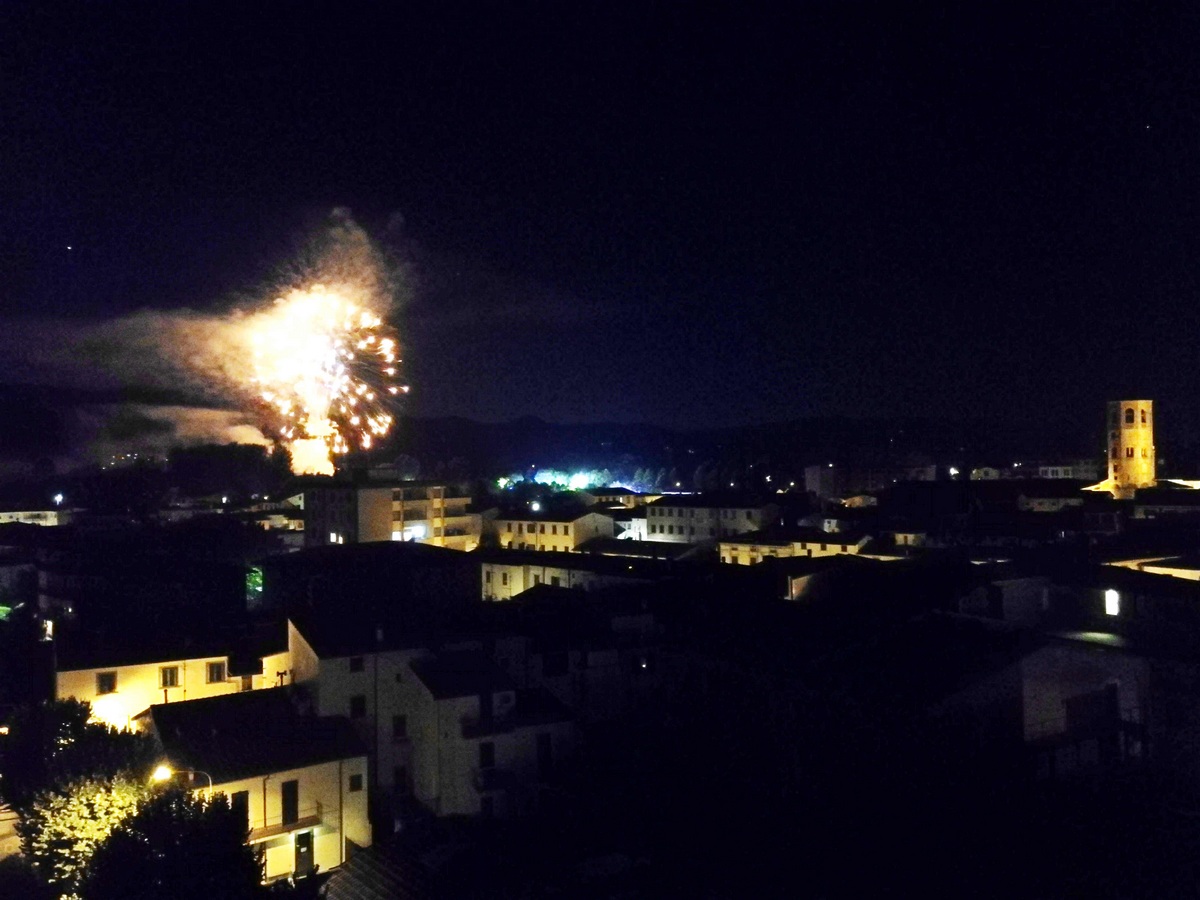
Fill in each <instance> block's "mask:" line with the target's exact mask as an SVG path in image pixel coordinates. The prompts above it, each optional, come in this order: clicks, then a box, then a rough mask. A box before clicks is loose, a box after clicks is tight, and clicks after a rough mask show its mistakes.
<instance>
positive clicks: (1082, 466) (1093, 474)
mask: <svg viewBox="0 0 1200 900" xmlns="http://www.w3.org/2000/svg"><path fill="white" fill-rule="evenodd" d="M1103 468H1104V467H1103V466H1102V465H1101V464H1100V461H1099V460H1098V459H1076V460H1073V461H1071V462H1065V463H1045V464H1042V465H1039V466H1038V469H1037V477H1038V478H1067V479H1073V480H1077V481H1092V482H1095V481H1099V480H1100V478H1101V477H1102V476H1103Z"/></svg>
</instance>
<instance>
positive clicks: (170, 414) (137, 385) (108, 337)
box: [0, 209, 404, 457]
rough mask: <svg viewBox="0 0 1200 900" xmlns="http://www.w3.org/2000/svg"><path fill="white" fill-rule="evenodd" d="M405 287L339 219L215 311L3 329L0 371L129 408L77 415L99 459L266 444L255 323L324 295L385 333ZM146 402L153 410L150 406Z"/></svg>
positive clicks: (354, 228) (98, 408) (359, 231)
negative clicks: (112, 398)
mask: <svg viewBox="0 0 1200 900" xmlns="http://www.w3.org/2000/svg"><path fill="white" fill-rule="evenodd" d="M403 275H404V273H403V270H402V268H401V267H399V266H397V265H396V264H394V263H393V262H391V261H389V259H388V258H387V256H386V254H385V253H384V252H383V250H382V249H381V248H380V247H379V246H378V245H377V244H376V242H375V241H374V240H373V239H372V238H371V236H370V235H369V234H368V233H367V231H366V230H365V229H364V228H362V227H361V226H360V225H359V224H358V223H357V222H355V221H354V219H353V217H352V216H351V215H350V213H349V211H348V210H345V209H335V210H333V211H332V212H331V213H330V215H329V216H328V218H327V220H326V222H325V223H324V225H323V226H322V227H321V228H319V229H317V230H316V231H315V232H314V233H312V234H310V235H309V236H308V237H307V239H305V240H304V241H303V242H302V244H301V246H300V247H299V248H298V250H297V252H296V253H295V255H294V258H292V259H290V260H287V261H285V262H284V263H282V264H281V265H280V266H279V267H278V268H277V270H276V274H275V277H274V278H272V279H270V280H269V282H268V283H267V284H266V285H264V286H262V288H261V289H256V290H253V291H248V292H246V293H245V294H244V295H241V296H238V297H235V298H232V299H229V298H227V299H226V301H225V302H224V303H223V304H222V306H221V308H220V309H218V310H217V311H211V310H209V311H199V310H190V309H181V310H150V309H147V310H142V311H140V312H137V313H134V314H132V315H128V316H123V317H120V318H116V319H107V320H99V321H90V322H81V321H77V320H75V321H65V320H58V319H50V318H44V319H23V320H21V321H20V322H19V323H12V324H10V326H9V327H7V328H0V359H2V360H3V361H4V362H3V368H4V370H6V371H7V372H8V373H10V374H9V377H10V379H11V380H13V381H17V382H20V383H24V384H44V385H55V386H58V387H66V388H74V389H79V390H84V391H89V392H95V391H100V392H110V393H116V394H120V395H124V396H128V397H129V398H130V402H125V403H120V404H116V405H114V404H108V403H98V404H91V405H87V408H86V409H83V410H80V411H79V413H78V416H77V418H76V426H77V430H78V432H79V436H81V437H84V439H85V440H87V441H88V442H89V443H90V444H91V445H92V446H93V452H92V454H91V455H92V456H93V457H95V456H105V455H107V454H109V453H110V452H120V451H119V449H118V448H123V447H127V448H132V449H134V450H140V451H146V452H152V451H153V450H155V449H164V448H165V447H169V446H170V445H171V444H190V443H206V442H220V443H228V442H231V441H237V442H240V443H256V444H261V443H267V442H268V439H267V437H266V435H265V433H264V432H266V431H267V430H268V427H269V422H268V421H267V419H266V416H267V412H266V410H265V409H264V408H263V407H262V405H261V404H260V403H259V401H258V397H257V392H256V391H255V390H254V386H253V385H252V384H251V362H252V352H251V334H252V331H253V325H254V322H255V319H256V317H258V316H262V315H265V314H266V313H267V312H269V311H270V310H271V309H272V306H273V303H274V300H275V299H276V298H278V297H283V296H285V295H287V294H288V293H289V292H292V291H296V290H302V289H305V288H309V287H311V286H313V285H316V284H323V285H325V286H326V287H327V288H329V289H331V290H336V291H337V292H338V293H340V294H342V295H343V296H345V297H347V298H348V299H350V300H352V301H353V302H354V303H355V304H357V305H358V306H360V307H362V308H365V309H368V310H371V311H372V312H374V313H375V314H376V315H379V316H381V317H383V318H384V319H385V321H386V320H388V319H389V317H390V316H391V315H392V314H393V313H394V311H395V309H396V307H397V305H398V301H399V299H400V297H401V294H402V292H403V291H402V287H403V283H404V278H403ZM148 396H150V397H153V398H155V399H154V401H153V402H150V403H148V402H145V401H146V399H147V397H148ZM139 401H140V402H139Z"/></svg>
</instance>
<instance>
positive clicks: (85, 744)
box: [0, 699, 155, 811]
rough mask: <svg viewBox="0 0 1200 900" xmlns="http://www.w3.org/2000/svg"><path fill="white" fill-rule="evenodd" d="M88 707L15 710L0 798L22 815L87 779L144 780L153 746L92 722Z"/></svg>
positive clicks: (58, 704) (76, 703) (65, 704)
mask: <svg viewBox="0 0 1200 900" xmlns="http://www.w3.org/2000/svg"><path fill="white" fill-rule="evenodd" d="M91 718H92V708H91V705H90V704H88V703H85V702H83V701H80V700H74V699H66V700H56V701H54V702H53V703H38V704H30V705H27V706H23V707H20V708H19V709H18V710H17V711H16V712H15V713H14V714H13V716H12V718H11V719H10V720H9V722H8V725H9V733H8V735H7V736H6V737H5V738H4V744H3V754H2V755H0V778H2V781H0V785H2V786H3V790H4V797H5V799H6V800H7V801H8V802H9V803H11V804H12V805H13V806H14V807H15V808H16V809H18V810H21V811H23V810H24V809H25V807H26V806H27V805H28V804H29V803H31V802H32V801H33V800H34V798H36V797H37V796H38V795H39V794H42V793H44V792H46V791H50V790H56V789H57V790H62V789H65V788H66V787H67V786H68V785H70V784H72V783H74V782H77V781H80V780H87V779H98V780H101V781H103V780H108V779H112V778H114V777H115V776H117V775H118V774H119V773H122V772H125V773H128V777H130V778H132V779H134V780H144V779H145V776H147V775H148V774H149V771H150V767H151V765H152V763H153V761H154V755H155V749H154V742H153V740H152V739H151V738H150V737H148V736H146V735H142V734H137V733H135V732H132V731H118V730H117V729H115V728H112V727H111V726H109V725H105V724H104V723H102V722H93V721H91Z"/></svg>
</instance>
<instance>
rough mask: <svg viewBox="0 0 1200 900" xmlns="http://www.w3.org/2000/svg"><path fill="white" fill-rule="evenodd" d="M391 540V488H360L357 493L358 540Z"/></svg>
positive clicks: (361, 541) (363, 541) (364, 541)
mask: <svg viewBox="0 0 1200 900" xmlns="http://www.w3.org/2000/svg"><path fill="white" fill-rule="evenodd" d="M391 539H392V491H391V488H360V489H359V491H358V540H359V542H360V543H364V544H365V543H367V542H369V541H390V540H391Z"/></svg>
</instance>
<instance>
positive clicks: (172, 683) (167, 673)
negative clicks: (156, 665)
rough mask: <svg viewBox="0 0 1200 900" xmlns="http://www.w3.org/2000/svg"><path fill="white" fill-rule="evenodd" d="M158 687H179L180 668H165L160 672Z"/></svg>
mask: <svg viewBox="0 0 1200 900" xmlns="http://www.w3.org/2000/svg"><path fill="white" fill-rule="evenodd" d="M158 686H159V687H164V688H173V687H179V666H163V667H162V668H161V669H159V670H158Z"/></svg>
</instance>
